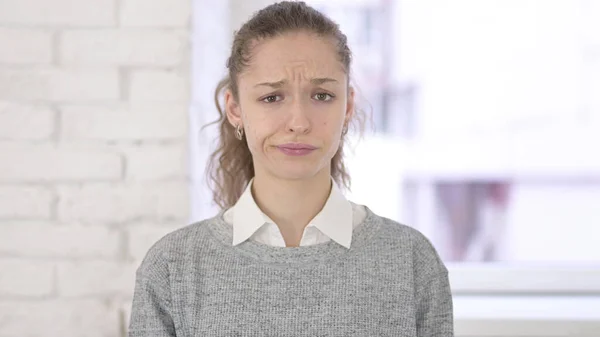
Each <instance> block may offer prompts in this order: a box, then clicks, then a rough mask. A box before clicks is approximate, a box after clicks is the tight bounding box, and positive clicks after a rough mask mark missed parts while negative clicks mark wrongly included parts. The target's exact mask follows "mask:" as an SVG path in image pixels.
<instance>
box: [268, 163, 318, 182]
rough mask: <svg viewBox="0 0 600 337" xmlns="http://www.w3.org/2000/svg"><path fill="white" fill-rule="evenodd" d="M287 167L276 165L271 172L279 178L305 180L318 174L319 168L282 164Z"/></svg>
mask: <svg viewBox="0 0 600 337" xmlns="http://www.w3.org/2000/svg"><path fill="white" fill-rule="evenodd" d="M284 166H287V167H278V168H276V169H275V170H273V171H272V173H273V174H274V175H275V176H277V177H278V178H280V179H285V180H306V179H311V178H313V177H315V176H317V175H318V174H319V172H320V171H321V169H319V168H316V167H306V166H304V165H297V164H296V165H289V166H288V165H284Z"/></svg>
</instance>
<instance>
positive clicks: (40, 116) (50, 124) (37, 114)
mask: <svg viewBox="0 0 600 337" xmlns="http://www.w3.org/2000/svg"><path fill="white" fill-rule="evenodd" d="M53 133H54V111H52V110H51V109H50V108H48V107H46V106H35V105H22V104H15V103H10V102H2V101H0V140H44V139H48V138H50V137H51V136H52V135H53Z"/></svg>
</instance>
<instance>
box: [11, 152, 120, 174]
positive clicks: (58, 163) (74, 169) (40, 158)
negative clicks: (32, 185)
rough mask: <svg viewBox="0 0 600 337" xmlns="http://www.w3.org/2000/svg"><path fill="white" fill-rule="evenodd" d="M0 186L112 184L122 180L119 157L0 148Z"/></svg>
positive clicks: (94, 153) (101, 153) (91, 153)
mask: <svg viewBox="0 0 600 337" xmlns="http://www.w3.org/2000/svg"><path fill="white" fill-rule="evenodd" d="M0 162H2V163H3V165H1V166H0V182H10V183H14V182H55V181H82V180H115V179H119V178H120V177H121V171H122V165H123V164H122V160H121V157H120V155H118V154H116V153H110V152H106V151H93V150H85V149H81V150H77V149H66V148H55V147H51V146H46V145H3V146H0Z"/></svg>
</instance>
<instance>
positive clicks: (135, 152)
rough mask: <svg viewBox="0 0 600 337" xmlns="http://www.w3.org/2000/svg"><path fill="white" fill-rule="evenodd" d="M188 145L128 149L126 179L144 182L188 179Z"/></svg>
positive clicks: (126, 152)
mask: <svg viewBox="0 0 600 337" xmlns="http://www.w3.org/2000/svg"><path fill="white" fill-rule="evenodd" d="M186 145H187V144H185V143H183V144H174V145H142V146H137V147H133V148H130V149H126V150H125V151H124V152H125V159H126V162H127V165H126V172H125V177H126V179H129V180H140V181H144V180H165V179H176V178H179V179H184V178H186V177H187V171H188V170H187V151H186Z"/></svg>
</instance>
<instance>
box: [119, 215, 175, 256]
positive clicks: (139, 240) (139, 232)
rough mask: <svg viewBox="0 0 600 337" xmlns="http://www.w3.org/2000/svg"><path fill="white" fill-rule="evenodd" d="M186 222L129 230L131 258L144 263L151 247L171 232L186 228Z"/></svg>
mask: <svg viewBox="0 0 600 337" xmlns="http://www.w3.org/2000/svg"><path fill="white" fill-rule="evenodd" d="M185 225H186V223H184V222H174V223H169V224H163V225H161V226H147V225H138V226H130V227H129V228H127V236H128V238H129V245H128V247H129V252H128V253H129V256H130V257H132V258H133V259H134V260H135V261H142V259H143V258H144V257H145V256H146V254H147V253H148V250H149V249H150V247H151V246H152V245H153V244H154V243H156V242H157V241H158V240H160V239H161V238H162V237H164V236H165V235H167V234H168V233H170V232H173V231H175V230H177V229H178V228H181V227H184V226H185Z"/></svg>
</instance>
